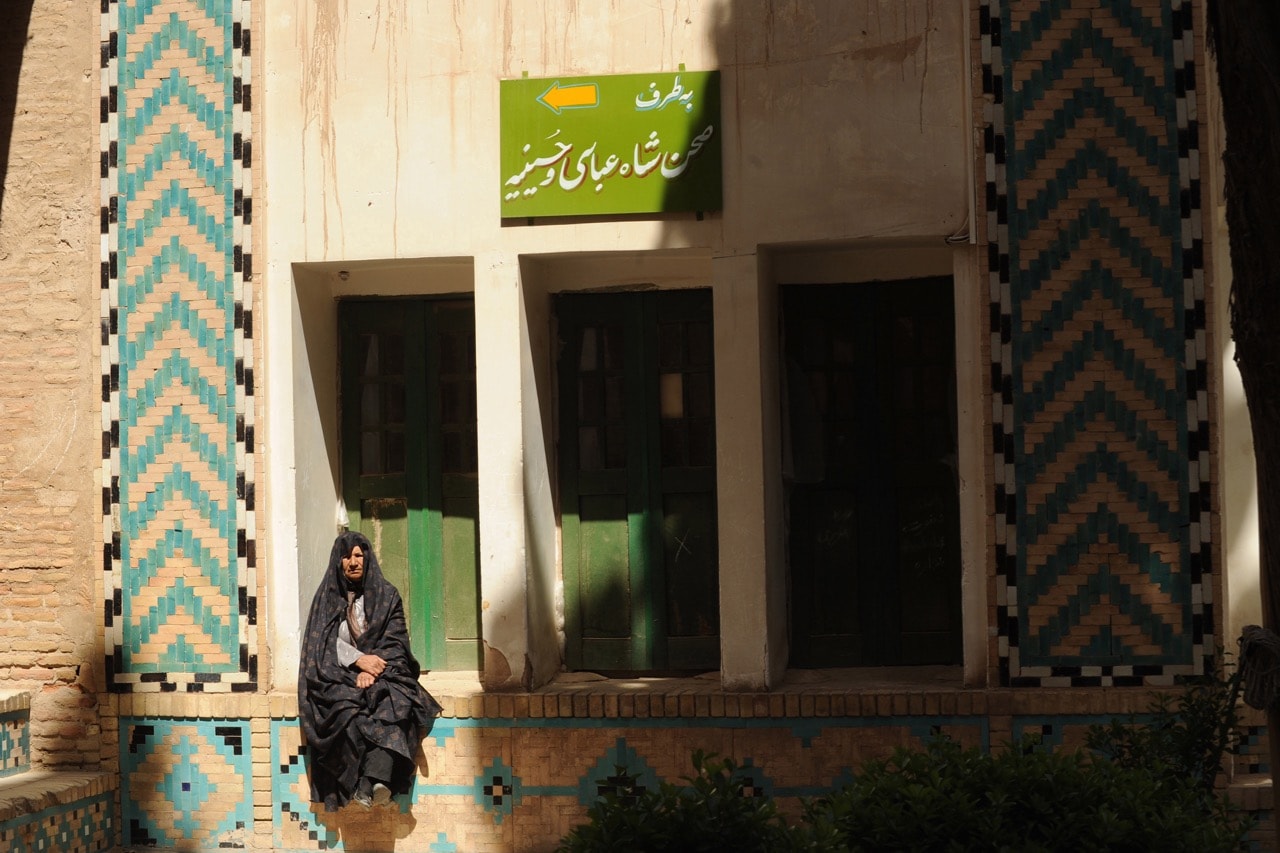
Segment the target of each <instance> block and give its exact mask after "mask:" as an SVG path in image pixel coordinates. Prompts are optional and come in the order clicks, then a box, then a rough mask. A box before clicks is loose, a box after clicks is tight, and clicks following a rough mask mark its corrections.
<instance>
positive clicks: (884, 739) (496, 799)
mask: <svg viewBox="0 0 1280 853" xmlns="http://www.w3.org/2000/svg"><path fill="white" fill-rule="evenodd" d="M943 732H945V733H949V734H952V735H953V736H955V737H956V738H957V739H959V740H961V741H962V742H964V743H967V744H973V745H981V746H984V747H989V745H990V733H989V731H988V728H987V720H986V718H985V717H941V716H939V717H901V718H879V719H876V718H871V719H865V718H854V717H830V718H823V719H816V718H806V719H792V720H787V719H773V718H770V719H725V718H714V719H712V718H701V719H699V718H672V719H664V720H653V719H649V720H637V719H631V720H628V719H617V718H615V719H578V718H575V719H572V720H561V719H528V718H525V719H483V720H481V719H455V718H441V719H438V720H437V721H436V723H435V727H434V729H433V730H432V733H431V735H430V736H429V737H428V738H427V740H426V748H425V750H424V752H425V753H426V754H427V755H429V756H431V758H430V761H431V767H430V769H429V771H428V773H427V774H426V776H425V777H424V776H422V775H419V776H418V777H417V778H416V779H415V784H414V788H413V790H412V792H411V793H410V795H409V796H407V797H402V798H399V800H400V801H399V802H398V803H397V804H396V806H397V807H396V808H395V809H394V810H378V809H374V810H372V811H371V812H363V811H360V810H357V809H355V807H352V808H350V809H346V810H343V811H340V812H337V813H333V814H329V813H326V812H324V811H323V808H322V807H318V806H314V805H313V804H311V803H310V802H309V799H310V797H309V789H308V782H307V775H306V774H307V766H308V757H307V755H306V750H305V747H303V746H302V743H301V735H300V729H299V726H298V722H297V720H296V719H275V720H272V722H271V768H272V780H271V802H272V824H273V826H272V830H273V832H272V835H273V838H272V841H273V846H274V849H276V850H288V851H311V850H342V849H345V846H344V842H343V838H344V837H345V834H346V833H354V835H353V837H359V838H360V843H361V848H362V849H364V848H366V847H368V846H369V845H371V844H372V845H374V846H376V843H377V839H378V838H380V837H382V836H385V838H386V839H388V843H395V844H396V849H399V848H400V847H401V846H405V847H406V849H409V848H412V849H428V850H433V851H434V850H440V851H448V850H469V849H475V848H479V847H486V849H487V847H488V846H492V845H495V844H497V845H499V846H502V845H506V847H510V845H511V842H512V838H511V834H512V833H515V834H516V835H518V836H519V837H521V838H524V839H525V843H526V845H527V844H528V843H529V839H528V837H527V836H526V834H525V833H526V832H527V828H528V827H529V826H530V824H529V823H528V822H529V821H533V822H534V823H536V824H538V825H539V826H542V827H543V830H544V831H545V830H546V827H545V826H543V824H544V822H545V821H546V820H552V821H553V824H554V825H553V827H552V829H553V831H556V832H558V831H559V829H558V825H559V824H561V823H562V822H563V818H562V817H561V818H556V817H546V816H544V817H537V816H536V815H538V814H542V812H541V810H543V809H550V810H551V811H552V812H555V811H556V810H559V809H564V808H569V809H571V810H572V811H573V813H574V814H575V815H576V814H579V813H581V814H585V810H586V808H587V807H589V806H590V805H591V804H592V803H593V802H595V801H596V800H597V799H598V798H599V797H600V796H602V795H603V793H604V791H605V789H607V788H614V789H619V790H635V789H638V788H648V787H656V786H657V785H658V784H659V783H660V782H662V781H670V782H675V783H679V784H682V783H681V777H682V776H685V775H688V774H689V773H690V772H691V769H692V768H691V765H690V764H689V758H690V755H691V754H692V749H694V748H702V749H704V750H707V751H712V752H718V753H719V754H721V755H726V754H729V750H730V744H731V743H732V742H733V740H734V739H735V738H736V739H737V740H738V742H740V743H750V744H754V746H753V747H752V750H751V751H750V753H749V754H747V755H744V756H742V758H741V759H740V760H737V763H738V764H739V771H738V772H739V773H740V774H741V775H742V776H743V778H745V779H746V780H747V781H748V782H749V786H748V791H749V792H750V793H751V794H752V795H755V796H760V795H763V794H764V793H765V792H767V793H768V794H769V795H770V796H773V797H783V798H787V797H791V798H794V797H812V796H817V795H821V794H823V793H826V792H828V791H830V790H831V789H832V788H833V787H836V786H838V785H840V784H843V783H844V782H847V781H848V780H849V779H850V778H851V777H852V772H853V766H852V763H856V760H857V759H858V758H865V757H867V756H868V755H871V754H885V755H887V754H888V751H889V750H890V749H891V747H892V746H893V745H898V744H902V745H920V744H923V743H924V742H926V741H927V740H928V739H929V738H930V737H931V736H933V735H935V734H939V733H943ZM857 744H861V746H860V747H856V745H857ZM868 749H869V750H870V752H867V751H866V750H868ZM815 758H817V759H818V760H819V761H820V763H822V764H823V765H824V766H828V765H829V771H828V772H827V773H826V775H827V776H828V777H829V778H828V783H827V784H814V782H813V780H812V779H811V778H810V777H809V775H808V773H807V772H806V771H805V770H804V769H803V768H802V767H801V766H800V765H806V766H807V765H808V764H809V763H811V762H812V761H813V760H814V759H815ZM797 761H799V762H800V764H799V765H798V764H797ZM619 765H623V766H625V767H626V773H625V774H624V775H623V776H618V775H617V773H616V767H617V766H619ZM775 765H776V766H777V768H778V770H777V771H776V772H775V770H773V769H772V767H774V766H775ZM797 773H800V774H801V775H800V776H799V777H798V776H797ZM548 814H549V813H548ZM576 820H577V819H576V818H575V820H574V821H573V822H576ZM513 822H514V824H515V825H514V826H513V825H512V824H513ZM428 826H429V829H427V828H428ZM416 828H421V829H427V832H426V834H424V835H421V837H420V836H419V832H418V829H416ZM441 829H444V830H447V831H445V832H440V831H439V830H441ZM379 833H381V834H382V836H379V835H378V834H379ZM406 836H409V837H406ZM390 839H397V841H395V842H392V841H390ZM550 840H553V839H550ZM415 845H417V846H415ZM503 849H506V848H505V847H504V848H503Z"/></svg>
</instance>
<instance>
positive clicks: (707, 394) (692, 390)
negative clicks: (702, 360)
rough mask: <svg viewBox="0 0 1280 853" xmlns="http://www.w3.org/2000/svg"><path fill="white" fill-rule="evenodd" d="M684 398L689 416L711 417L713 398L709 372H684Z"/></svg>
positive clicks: (713, 406)
mask: <svg viewBox="0 0 1280 853" xmlns="http://www.w3.org/2000/svg"><path fill="white" fill-rule="evenodd" d="M684 399H685V403H686V405H687V406H688V415H689V417H692V418H709V417H711V413H712V411H713V410H714V408H715V399H714V395H713V394H712V392H711V374H710V373H708V372H698V373H686V374H685V377H684Z"/></svg>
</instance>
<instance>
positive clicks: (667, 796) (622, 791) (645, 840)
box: [557, 750, 835, 853]
mask: <svg viewBox="0 0 1280 853" xmlns="http://www.w3.org/2000/svg"><path fill="white" fill-rule="evenodd" d="M693 769H694V773H693V775H692V776H685V777H683V780H684V781H685V782H686V783H687V785H685V786H680V785H675V784H672V783H670V782H663V783H662V784H661V785H660V787H659V788H658V789H657V790H653V789H641V788H638V787H636V786H635V785H634V784H626V783H623V784H618V783H617V780H618V779H627V778H629V777H628V776H627V774H626V768H624V767H619V768H617V771H618V772H617V776H616V777H615V778H614V779H613V780H608V781H609V782H611V784H609V785H607V786H606V787H605V794H604V796H603V797H601V799H600V800H598V801H597V802H596V803H595V804H594V805H593V806H592V807H591V808H590V809H589V810H588V812H587V819H588V820H587V823H585V824H582V825H580V826H577V827H575V828H574V829H573V830H572V831H571V832H570V833H569V834H568V835H566V836H565V837H564V838H563V839H561V842H560V846H559V847H558V848H557V850H558V851H559V853H594V851H599V852H600V853H603V851H609V853H661V851H689V853H695V851H708V853H710V851H722V850H732V851H735V853H772V851H789V850H804V849H812V848H807V847H804V846H801V845H802V844H803V841H802V839H803V837H804V833H803V832H802V831H801V830H799V829H796V828H793V827H791V826H790V825H788V823H787V821H786V820H785V819H784V818H783V817H782V816H781V815H780V814H779V813H778V811H777V807H776V806H775V804H774V802H773V801H772V800H771V799H769V798H768V797H763V796H749V795H748V793H747V791H746V783H747V777H746V776H745V775H744V774H742V773H741V772H740V771H739V769H738V767H737V766H736V765H735V764H734V762H733V761H732V760H730V759H716V758H715V756H714V755H707V754H705V753H703V752H702V751H700V750H699V751H697V752H694V754H693ZM831 849H835V848H831Z"/></svg>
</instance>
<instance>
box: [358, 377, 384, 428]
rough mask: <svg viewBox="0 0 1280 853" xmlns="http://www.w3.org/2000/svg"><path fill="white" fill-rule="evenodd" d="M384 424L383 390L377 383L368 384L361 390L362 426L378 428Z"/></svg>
mask: <svg viewBox="0 0 1280 853" xmlns="http://www.w3.org/2000/svg"><path fill="white" fill-rule="evenodd" d="M381 423H382V389H381V388H380V387H379V386H378V384H377V383H376V382H366V383H364V386H363V387H362V388H361V389H360V424H361V426H366V427H376V426H378V425H379V424H381Z"/></svg>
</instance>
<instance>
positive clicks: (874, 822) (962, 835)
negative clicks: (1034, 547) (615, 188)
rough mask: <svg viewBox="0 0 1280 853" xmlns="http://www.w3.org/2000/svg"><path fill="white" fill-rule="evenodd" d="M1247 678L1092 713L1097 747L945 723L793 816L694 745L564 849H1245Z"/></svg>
mask: <svg viewBox="0 0 1280 853" xmlns="http://www.w3.org/2000/svg"><path fill="white" fill-rule="evenodd" d="M1238 692H1239V679H1238V676H1236V677H1233V678H1231V679H1223V678H1222V677H1221V676H1219V675H1218V674H1217V673H1214V674H1212V675H1211V676H1210V677H1208V678H1205V679H1202V680H1199V681H1196V682H1193V683H1189V684H1187V685H1186V686H1185V687H1184V690H1183V692H1182V694H1181V695H1180V696H1179V697H1177V698H1176V699H1175V698H1172V697H1169V696H1160V697H1157V698H1156V699H1155V700H1153V704H1152V707H1151V709H1150V712H1149V713H1148V714H1147V715H1145V717H1144V718H1142V719H1138V718H1130V719H1129V720H1127V721H1120V720H1115V721H1113V722H1112V723H1111V724H1110V725H1108V726H1094V727H1093V728H1092V729H1091V730H1090V732H1089V736H1088V745H1089V747H1090V749H1089V750H1057V751H1051V750H1049V749H1046V748H1044V747H1043V745H1042V744H1040V743H1039V742H1038V741H1036V740H1034V739H1025V740H1023V741H1021V742H1019V743H1016V744H1011V745H1009V746H1008V747H1006V748H1004V749H1000V750H996V751H994V752H986V751H983V750H981V749H977V748H965V747H963V746H962V745H960V744H958V743H956V742H955V741H952V740H950V739H947V738H941V737H940V738H937V739H935V740H933V741H931V742H930V743H928V744H927V745H926V746H925V748H924V749H922V750H908V749H899V750H898V751H896V752H895V753H894V754H893V756H892V757H891V758H889V759H887V760H882V761H871V762H868V763H867V764H865V765H864V766H863V767H862V769H861V771H860V772H859V774H858V775H857V777H856V778H855V779H854V781H853V782H852V783H851V784H849V785H847V786H846V787H844V788H843V789H841V790H840V791H837V792H835V793H833V794H831V795H829V796H826V797H823V798H821V799H817V800H810V801H806V802H804V804H803V805H804V812H803V819H802V821H801V822H800V823H799V825H795V826H792V825H789V824H788V822H787V821H786V820H785V819H784V818H783V817H782V816H781V815H780V814H779V813H778V811H777V809H776V807H775V806H774V804H773V803H772V802H771V801H770V800H768V799H767V798H764V797H756V796H748V795H747V794H748V793H749V792H748V791H747V790H746V776H745V774H743V773H741V772H740V771H739V769H738V768H737V767H736V766H735V765H734V764H733V762H732V761H729V760H716V759H714V757H713V756H707V755H705V754H704V753H702V752H695V753H694V755H693V767H694V774H693V775H692V776H689V777H685V779H684V781H685V782H686V783H687V785H685V786H679V785H672V784H669V783H663V784H662V785H661V786H660V787H659V789H657V790H643V789H641V788H640V787H638V786H637V785H635V784H634V782H629V781H628V780H629V779H630V777H628V776H627V775H626V772H625V768H618V775H617V777H616V778H615V779H612V780H609V782H610V783H611V784H610V786H609V787H608V788H607V792H606V794H605V795H604V797H603V798H602V799H601V800H600V801H599V802H597V803H596V804H595V805H594V806H592V807H591V809H590V811H589V812H588V815H587V817H588V822H587V823H585V824H583V825H581V826H579V827H577V828H575V829H574V830H573V831H572V832H570V833H569V834H568V835H566V836H565V837H564V838H563V839H562V841H561V845H560V847H559V853H604V851H609V853H641V851H643V853H661V851H691V853H695V852H696V851H721V850H732V851H735V853H765V851H768V852H769V853H775V851H777V853H788V851H801V850H805V851H815V853H826V851H832V853H834V852H835V851H850V853H862V851H868V853H870V851H908V850H909V851H984V853H985V851H1019V853H1036V851H1045V853H1048V851H1064V853H1065V851H1072V853H1076V851H1098V850H1107V851H1134V853H1137V852H1138V851H1149V850H1161V851H1171V853H1176V851H1187V853H1227V851H1235V850H1240V849H1242V845H1243V842H1244V838H1245V835H1246V834H1247V832H1248V830H1249V828H1250V822H1249V821H1248V819H1246V818H1237V817H1235V816H1233V815H1232V814H1231V812H1230V809H1229V804H1228V802H1227V799H1226V797H1224V796H1222V795H1221V793H1220V792H1218V791H1216V790H1215V788H1214V785H1215V782H1216V779H1217V775H1218V772H1219V770H1220V767H1221V763H1222V758H1223V755H1224V754H1226V753H1227V752H1228V751H1231V750H1233V749H1234V748H1235V746H1236V744H1237V743H1238V737H1239V735H1238V725H1237V724H1238V712H1237V707H1236V699H1237V696H1238ZM619 780H621V781H619Z"/></svg>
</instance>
